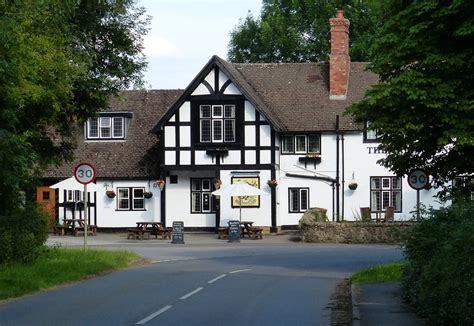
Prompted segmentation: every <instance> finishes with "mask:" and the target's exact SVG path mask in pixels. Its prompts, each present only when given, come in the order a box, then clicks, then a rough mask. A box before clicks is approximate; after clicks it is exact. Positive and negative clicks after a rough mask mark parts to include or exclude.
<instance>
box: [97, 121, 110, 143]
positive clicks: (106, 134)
mask: <svg viewBox="0 0 474 326" xmlns="http://www.w3.org/2000/svg"><path fill="white" fill-rule="evenodd" d="M110 121H111V119H110V117H100V118H99V131H100V138H111V136H112V132H111V122H110Z"/></svg>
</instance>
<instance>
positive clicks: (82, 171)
mask: <svg viewBox="0 0 474 326" xmlns="http://www.w3.org/2000/svg"><path fill="white" fill-rule="evenodd" d="M74 177H75V178H76V180H77V182H79V183H82V184H88V183H91V182H94V180H95V168H94V167H93V166H92V165H91V164H89V163H81V164H79V165H78V166H76V168H75V169H74Z"/></svg>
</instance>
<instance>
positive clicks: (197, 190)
mask: <svg viewBox="0 0 474 326" xmlns="http://www.w3.org/2000/svg"><path fill="white" fill-rule="evenodd" d="M211 191H213V186H212V179H210V178H209V179H208V178H192V179H191V213H211V212H215V209H214V202H213V199H212V195H211Z"/></svg>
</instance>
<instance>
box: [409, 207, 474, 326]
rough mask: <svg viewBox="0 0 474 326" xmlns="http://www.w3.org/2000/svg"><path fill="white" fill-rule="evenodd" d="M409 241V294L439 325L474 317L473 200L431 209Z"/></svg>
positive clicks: (468, 321)
mask: <svg viewBox="0 0 474 326" xmlns="http://www.w3.org/2000/svg"><path fill="white" fill-rule="evenodd" d="M427 215H428V216H427V218H423V219H422V220H421V221H420V222H419V223H418V224H417V225H416V226H415V227H414V228H413V229H412V231H411V232H410V234H409V237H408V239H407V240H406V243H405V253H406V256H407V259H408V262H409V264H408V267H407V269H406V271H405V274H404V277H403V280H402V285H403V292H404V296H405V299H406V300H407V301H408V302H410V303H411V304H412V305H413V306H414V307H415V309H416V310H417V312H418V313H419V315H420V316H422V317H425V318H427V319H429V320H430V322H431V323H433V324H439V325H472V323H473V322H474V277H473V275H474V274H473V271H474V259H473V257H474V219H473V217H474V204H473V203H472V202H469V203H460V202H458V203H456V204H453V205H452V206H450V207H449V208H441V209H439V210H430V211H429V212H428V214H427Z"/></svg>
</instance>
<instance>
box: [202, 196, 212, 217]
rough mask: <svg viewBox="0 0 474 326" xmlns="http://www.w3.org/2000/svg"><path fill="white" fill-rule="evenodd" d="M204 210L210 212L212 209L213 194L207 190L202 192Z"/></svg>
mask: <svg viewBox="0 0 474 326" xmlns="http://www.w3.org/2000/svg"><path fill="white" fill-rule="evenodd" d="M202 211H203V212H210V211H211V194H210V193H208V192H205V193H203V194H202Z"/></svg>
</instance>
